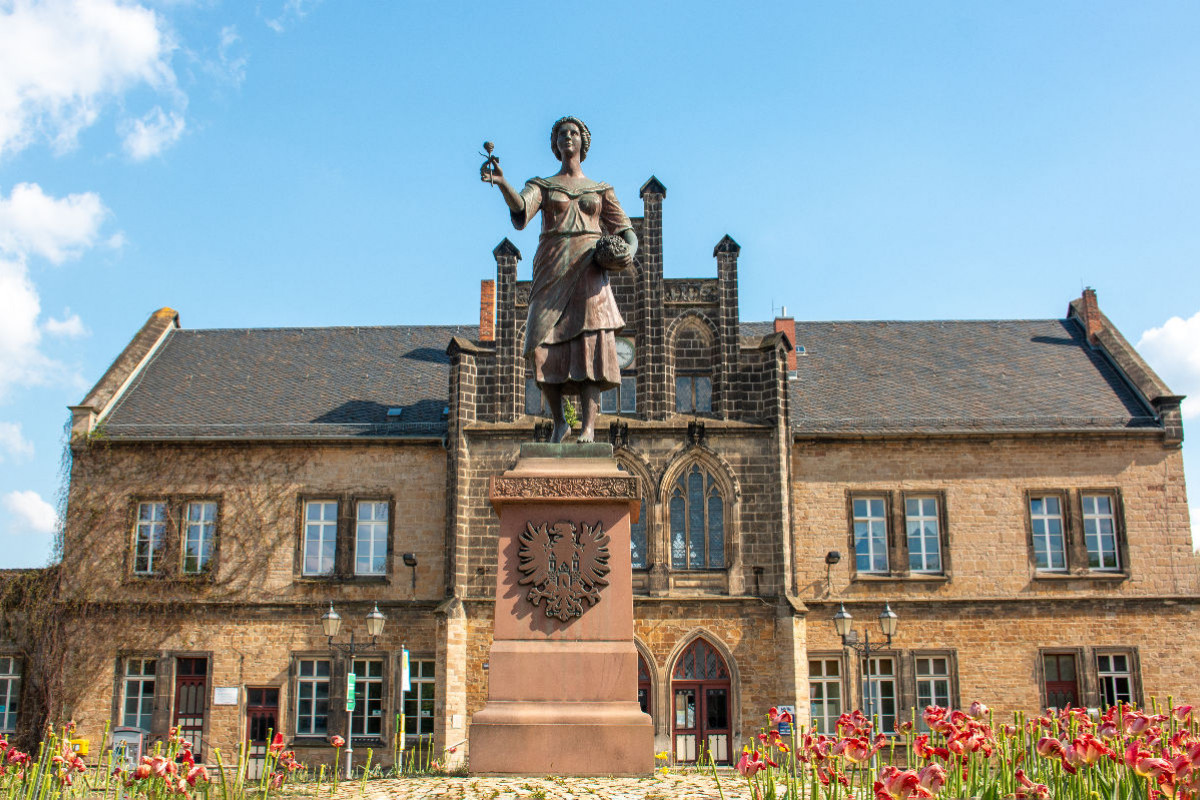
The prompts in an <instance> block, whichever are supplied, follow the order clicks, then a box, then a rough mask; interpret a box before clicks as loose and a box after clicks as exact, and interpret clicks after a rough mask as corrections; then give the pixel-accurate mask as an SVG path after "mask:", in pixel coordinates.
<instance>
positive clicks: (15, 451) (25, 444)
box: [0, 422, 33, 461]
mask: <svg viewBox="0 0 1200 800" xmlns="http://www.w3.org/2000/svg"><path fill="white" fill-rule="evenodd" d="M5 453H7V454H8V455H9V456H11V457H13V458H16V459H23V458H30V457H31V456H33V442H31V441H29V440H28V439H26V438H25V436H24V434H22V433H21V423H19V422H0V461H3V460H4V454H5Z"/></svg>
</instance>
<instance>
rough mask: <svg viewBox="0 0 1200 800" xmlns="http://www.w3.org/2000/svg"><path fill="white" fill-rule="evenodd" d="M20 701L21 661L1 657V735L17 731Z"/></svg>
mask: <svg viewBox="0 0 1200 800" xmlns="http://www.w3.org/2000/svg"><path fill="white" fill-rule="evenodd" d="M20 700H21V661H20V659H18V658H15V657H13V656H0V733H12V732H13V731H15V730H16V729H17V712H18V711H19V710H20Z"/></svg>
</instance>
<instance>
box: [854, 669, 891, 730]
mask: <svg viewBox="0 0 1200 800" xmlns="http://www.w3.org/2000/svg"><path fill="white" fill-rule="evenodd" d="M862 675H863V698H864V699H865V700H866V703H865V705H866V708H865V709H864V711H866V713H867V716H869V717H871V718H873V719H874V718H876V717H877V718H878V719H879V724H878V727H877V730H879V731H880V732H881V733H887V734H891V733H894V732H895V730H896V660H895V659H894V658H892V657H890V656H877V657H872V658H868V659H864V661H863V671H862Z"/></svg>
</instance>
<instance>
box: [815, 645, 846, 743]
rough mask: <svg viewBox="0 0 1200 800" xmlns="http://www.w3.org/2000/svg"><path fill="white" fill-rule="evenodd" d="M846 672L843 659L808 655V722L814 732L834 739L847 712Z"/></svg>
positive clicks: (838, 656)
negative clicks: (844, 712) (838, 721)
mask: <svg viewBox="0 0 1200 800" xmlns="http://www.w3.org/2000/svg"><path fill="white" fill-rule="evenodd" d="M845 688H846V684H845V669H844V667H843V660H842V657H841V656H840V655H836V654H821V653H809V658H808V718H809V725H810V726H811V727H812V728H813V730H815V731H818V732H820V733H824V734H827V735H835V734H836V733H837V731H836V730H835V726H836V723H837V719H838V717H840V716H841V715H842V712H843V711H845V710H846V704H845V696H846V691H845Z"/></svg>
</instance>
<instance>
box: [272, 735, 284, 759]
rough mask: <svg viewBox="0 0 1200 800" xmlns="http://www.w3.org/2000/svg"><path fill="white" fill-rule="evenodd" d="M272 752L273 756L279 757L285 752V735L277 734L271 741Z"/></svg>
mask: <svg viewBox="0 0 1200 800" xmlns="http://www.w3.org/2000/svg"><path fill="white" fill-rule="evenodd" d="M270 750H271V754H272V755H278V754H279V753H280V752H281V751H282V750H283V734H282V733H277V734H275V736H274V737H273V738H272V739H271V747H270Z"/></svg>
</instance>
